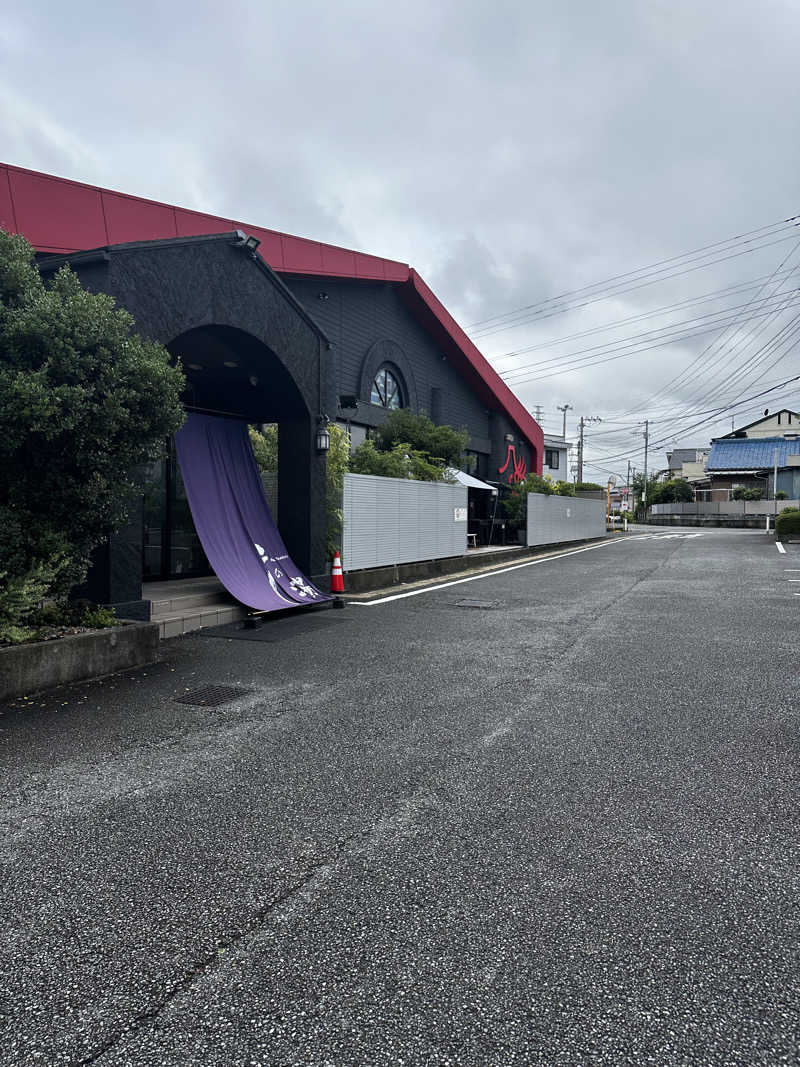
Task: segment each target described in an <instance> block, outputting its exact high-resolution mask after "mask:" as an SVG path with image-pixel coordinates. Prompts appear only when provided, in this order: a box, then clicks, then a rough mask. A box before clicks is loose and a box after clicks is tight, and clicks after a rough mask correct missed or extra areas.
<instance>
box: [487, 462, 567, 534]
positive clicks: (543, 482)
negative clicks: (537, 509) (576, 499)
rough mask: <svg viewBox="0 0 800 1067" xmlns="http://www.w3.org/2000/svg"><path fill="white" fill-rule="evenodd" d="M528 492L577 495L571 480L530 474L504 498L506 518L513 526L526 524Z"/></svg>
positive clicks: (545, 494)
mask: <svg viewBox="0 0 800 1067" xmlns="http://www.w3.org/2000/svg"><path fill="white" fill-rule="evenodd" d="M528 493H542V494H544V496H575V490H574V488H573V487H572V485H570V483H569V482H554V481H553V479H552V478H551V477H550V476H549V475H545V476H544V477H542V475H541V474H529V475H528V476H527V477H526V479H525V481H524V482H517V483H516V485H514V486H512V488H511V491H510V492H509V493H508V494H507V495H506V496H505V497H504V499H503V507H504V508H505V513H506V518H507V519H508V521H509V522H510V523H511V525H512V526H524V525H525V522H526V519H527V514H528V503H527V496H528Z"/></svg>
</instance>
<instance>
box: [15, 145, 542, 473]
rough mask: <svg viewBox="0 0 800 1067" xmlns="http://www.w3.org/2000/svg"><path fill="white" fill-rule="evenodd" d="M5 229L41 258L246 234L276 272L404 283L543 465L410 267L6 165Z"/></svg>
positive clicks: (530, 431)
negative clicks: (131, 243)
mask: <svg viewBox="0 0 800 1067" xmlns="http://www.w3.org/2000/svg"><path fill="white" fill-rule="evenodd" d="M45 191H46V192H45ZM45 205H46V206H45ZM0 227H3V228H8V229H10V230H11V231H12V232H16V233H23V234H24V235H25V236H26V237H27V238H28V240H29V241H30V242H31V244H32V245H33V246H34V247H35V248H36V249H37V250H38V251H40V252H48V253H61V254H69V253H71V252H78V251H82V250H84V249H87V248H97V247H99V246H102V245H113V244H124V243H126V242H128V241H141V240H158V239H162V238H170V237H189V236H195V235H204V234H211V233H225V232H227V231H229V230H236V229H241V230H244V231H245V232H247V233H249V234H252V235H253V236H254V237H257V238H258V239H259V240H260V242H261V245H260V246H259V252H260V254H261V256H262V258H263V259H264V261H265V262H266V263H267V264H269V266H270V267H272V269H273V270H275V271H279V272H283V273H287V274H306V275H319V276H321V277H334V278H360V279H363V280H372V281H387V282H401V283H406V284H408V285H410V287H411V288H412V289H413V291H414V292H415V293H416V294H417V295H418V296H419V298H420V299H421V300H422V302H423V304H424V305H425V307H426V308H427V309H428V311H429V312H430V314H431V315H432V316H433V319H434V320H435V321H436V323H437V324H438V325H439V326H440V327H441V329H442V330H443V331H444V333H445V335H446V336H447V338H449V340H450V342H451V343H452V344H453V345H455V347H456V349H457V350H458V353H459V358H460V359H461V358H462V357H463V361H464V365H463V367H462V370H463V371H464V372H466V373H467V376H468V377H470V378H471V379H472V380H473V382H474V384H475V385H476V386H477V387H478V388H479V390H480V392H481V393H482V395H483V396H484V397H485V399H486V400H487V401H488V402H489V403H491V402H492V401H493V402H495V403H496V404H498V405H499V407H500V408H501V409H503V410H504V411H505V412H506V414H507V415H508V416H509V418H510V419H511V420H512V421H513V422H514V424H515V425H516V426H517V427H518V429H519V430H520V432H521V433H522V435H523V436H524V437H525V438H527V440H528V442H529V444H531V445H532V446H533V447H534V448H535V449H536V452H537V456H538V459H539V462H541V456H542V444H543V434H542V430H541V428H540V426H539V425H538V423H537V422H536V420H535V419H534V418H533V416H532V415H531V414H530V413H529V412H528V411H527V410H526V409H525V408H524V407H523V405H522V404H521V403H520V401H519V400H518V399H517V397H516V396H515V395H514V394H513V393H512V391H511V390H510V389H509V388H508V386H507V385H506V384H505V382H504V381H503V380H502V378H500V376H499V375H498V374H497V372H496V371H495V370H494V368H493V367H491V365H490V364H489V363H488V362H487V361H486V359H485V358H484V357H483V355H481V353H480V352H479V351H478V349H477V348H476V347H475V345H474V344H473V343H472V341H470V339H469V338H468V337H467V335H466V334H465V333H464V331H463V330H462V329H461V327H460V326H459V325H458V323H457V322H456V321H455V319H454V318H453V316H452V315H451V314H450V312H449V311H448V310H447V309H446V308H445V306H444V305H443V304H442V303H441V301H440V300H439V299H438V298H437V297H436V296H435V295H434V293H433V292H432V290H431V289H430V288H429V287H428V286H427V285H426V284H425V282H424V281H423V280H422V278H420V276H419V274H417V272H416V271H415V270H414V269H413V268H411V267H409V266H408V264H407V263H401V262H398V261H397V260H392V259H383V258H381V257H379V256H372V255H369V254H367V253H365V252H357V251H355V250H353V249H348V248H341V247H339V246H337V245H329V244H324V243H323V242H321V241H314V240H310V239H308V238H305V237H296V236H294V235H293V234H287V233H281V232H280V231H278V230H267V229H264V228H262V227H260V226H251V225H250V224H249V223H244V222H238V221H237V220H235V219H226V218H223V217H221V216H219V215H207V214H204V213H203V212H200V211H192V210H190V209H188V208H181V207H176V206H174V205H172V204H164V203H161V202H160V201H157V200H146V199H144V198H143V197H138V196H133V195H131V194H129V193H119V192H115V191H113V190H110V189H103V188H101V187H100V186H96V185H88V184H86V183H85V182H76V181H72V180H71V179H68V178H59V177H57V176H55V175H52V174H43V173H41V172H39V171H33V170H28V169H26V168H24V167H15V166H12V165H11V164H4V163H0ZM54 237H56V238H57V239H56V240H55V241H53V238H54Z"/></svg>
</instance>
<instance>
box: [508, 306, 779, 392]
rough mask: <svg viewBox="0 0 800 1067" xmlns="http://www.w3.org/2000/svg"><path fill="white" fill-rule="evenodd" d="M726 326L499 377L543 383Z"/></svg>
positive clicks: (719, 324)
mask: <svg viewBox="0 0 800 1067" xmlns="http://www.w3.org/2000/svg"><path fill="white" fill-rule="evenodd" d="M789 306H792V305H789ZM782 310H785V309H782ZM770 314H772V312H771V311H764V312H760V313H759V314H758V315H754V316H752V318H761V317H763V316H767V315H770ZM732 321H734V320H729V322H732ZM728 324H729V323H725V322H717V323H714V325H712V326H705V327H704V328H703V329H699V330H692V331H690V332H688V333H684V334H680V335H679V336H677V337H670V338H667V339H666V340H660V341H656V342H655V343H653V342H650V341H638V342H635V343H634V344H628V345H624V346H617V347H616V348H614V349H612V348H609V349H607V350H606V353H604V354H603V355H602V358H598V359H581V360H578V361H577V362H576V365H574V366H573V365H567V364H566V363H555V364H553V369H551V370H545V371H543V373H540V374H525V375H523V376H522V377H520V378H516V377H515V378H511V377H510V375H508V376H506V375H501V377H502V378H503V379H504V380H506V381H507V382H508V384H509V385H514V386H518V385H521V384H523V383H525V382H538V381H544V380H545V379H546V378H553V377H555V376H556V375H559V374H571V373H573V372H574V371H576V370H587V369H589V368H590V367H596V366H600V365H601V364H603V363H610V362H611V361H613V360H617V359H623V358H625V357H626V356H633V355H640V354H641V353H642V352H649V351H651V350H652V349H656V348H664V347H665V346H667V345H672V344H678V343H680V342H681V341H688V340H691V339H692V338H694V337H702V336H704V335H705V334H708V333H713V332H714V331H715V330H722V329H724V328H725V326H726V325H728ZM573 355H575V353H573ZM536 366H537V367H538V366H540V365H538V364H537V365H536ZM541 366H546V363H544V364H541ZM520 370H522V368H520ZM515 373H516V372H515Z"/></svg>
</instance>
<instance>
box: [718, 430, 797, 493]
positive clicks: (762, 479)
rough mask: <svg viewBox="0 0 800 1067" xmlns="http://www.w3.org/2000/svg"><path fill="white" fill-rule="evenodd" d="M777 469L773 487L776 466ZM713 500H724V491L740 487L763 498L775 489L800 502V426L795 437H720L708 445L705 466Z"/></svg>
mask: <svg viewBox="0 0 800 1067" xmlns="http://www.w3.org/2000/svg"><path fill="white" fill-rule="evenodd" d="M776 463H777V467H778V481H777V486H776V485H774V471H775V465H776ZM706 474H707V475H708V477H709V479H710V481H711V490H712V499H716V500H721V499H727V498H728V494H727V493H726V492H725V491H726V490H727V491H730V490H733V489H737V488H739V487H740V486H741V487H742V488H746V489H761V490H762V491H763V493H764V496H765V497H772V496H774V493H775V490H776V489H777V491H778V492H781V491H782V492H784V493H786V495H787V497H789V498H790V499H792V500H797V499H800V427H798V436H797V437H792V436H789V435H788V434H787V435H786V436H782V437H731V436H727V437H722V438H718V439H717V440H715V441H712V443H711V453H710V455H709V457H708V462H707V463H706Z"/></svg>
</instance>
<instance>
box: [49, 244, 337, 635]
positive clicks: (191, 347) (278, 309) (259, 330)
mask: <svg viewBox="0 0 800 1067" xmlns="http://www.w3.org/2000/svg"><path fill="white" fill-rule="evenodd" d="M68 258H69V261H70V263H71V265H72V267H73V269H74V270H75V271H76V273H77V274H78V276H79V277H80V279H81V281H82V283H83V284H84V285H85V286H86V288H87V289H89V290H91V291H93V292H103V293H108V294H110V295H111V296H113V297H114V299H115V301H116V302H117V304H118V305H119V306H121V307H124V308H126V309H127V310H128V311H130V312H131V314H132V315H133V317H134V319H135V320H136V328H137V330H138V332H139V333H140V334H142V335H143V336H144V337H147V338H149V339H152V340H156V341H160V342H161V343H162V344H164V345H166V346H167V347H168V348H169V349H170V351H172V352H174V353H175V354H176V355H180V357H181V358H182V360H183V362H184V368H185V369H186V373H187V379H188V384H189V388H188V390H187V398H186V399H187V404H188V405H189V406H190V407H194V408H197V409H198V410H211V411H217V412H220V413H225V414H230V415H235V416H238V417H241V418H246V419H248V421H251V422H277V423H278V424H279V443H280V449H281V452H282V454H284V455H286V456H287V457H290V462H284V463H282V464H281V465H280V471H279V494H280V500H281V512H282V521H281V534H282V536H283V538H284V541H285V542H286V546H287V548H288V550H289V553H290V554H291V556H292V558H293V559H294V560H295V562H296V563H297V564H298V566H299V567H300V568H301V569H302V570H303V571H304V572H305V573H306V574H308V575H310V576H312V577H319V576H321V575H323V574H324V573H325V570H326V566H325V522H326V515H325V456H324V455H318V454H317V451H316V447H315V436H316V430H317V418H318V416H319V414H320V413H322V412H324V411H325V403H326V397H328V396H329V394H330V389H329V382H328V357H329V352H328V348H329V345H328V341H327V338H326V337H325V335H324V333H323V332H322V331H321V330H320V328H319V327H318V326H317V325H316V323H315V322H314V321H313V319H312V318H311V317H310V316H309V315H308V314H307V313H306V311H305V310H304V309H303V308H302V307H301V305H300V304H299V303H298V302H297V301H296V300H295V298H294V297H293V296H292V294H291V293H290V292H289V290H288V289H287V288H286V287H285V286H284V284H283V283H282V282H281V280H280V279H279V278H278V277H277V275H275V274H274V273H273V272H272V271H271V270H270V268H269V267H267V266H266V265H265V264H264V263H263V261H262V260H261V259H260V257H256V256H254V255H253V254H251V253H250V252H249V251H248V250H247V249H246V248H244V247H243V246H242V244H241V242H239V241H237V239H236V237H235V235H234V234H224V235H220V236H215V237H200V238H188V239H178V240H169V241H154V242H142V243H136V244H131V245H119V246H116V247H113V248H111V249H108V250H102V251H100V252H92V253H77V254H75V255H73V256H71V257H68ZM60 262H63V259H62V258H61V257H59V258H57V259H53V258H48V259H44V260H42V261H41V263H40V267H41V269H42V272H43V274H44V275H45V277H47V275H48V273H50V272H51V271H52V270H53V269H54V268H55V267H57V266H58V264H59V263H60ZM226 362H227V363H228V364H235V366H226ZM193 363H194V364H195V365H196V367H197V368H198V369H197V370H193V369H192V367H191V364H193ZM199 368H202V369H199ZM141 533H142V531H141V519H140V517H138V518H137V515H136V514H135V512H134V515H133V516H132V518H131V522H130V523H129V526H128V527H126V529H125V530H122V531H120V532H119V533H118V534H115V535H114V536H113V537H111V538H110V540H109V542H108V544H106V545H104V546H102V547H101V549H99V550H98V553H97V555H96V557H95V561H94V566H93V568H92V571H91V573H90V576H89V581H88V584H87V586H86V587H85V589H84V590H82V591H83V592H85V593H86V594H88V595H89V596H91V597H92V599H94V600H97V601H98V602H101V603H111V604H114V605H117V606H118V607H120V608H122V607H123V606H124V611H125V614H126V615H127V616H128V617H141V616H142V615H146V602H143V601H142V547H141V546H142V536H141Z"/></svg>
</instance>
